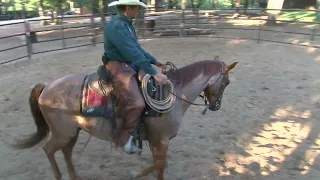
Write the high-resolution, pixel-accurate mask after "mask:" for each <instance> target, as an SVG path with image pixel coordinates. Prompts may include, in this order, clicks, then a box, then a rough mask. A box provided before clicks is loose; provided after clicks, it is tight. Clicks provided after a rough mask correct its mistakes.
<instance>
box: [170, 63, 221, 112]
mask: <svg viewBox="0 0 320 180" xmlns="http://www.w3.org/2000/svg"><path fill="white" fill-rule="evenodd" d="M166 65H167V66H171V68H170V69H173V70H174V71H175V72H176V73H177V74H178V77H179V79H180V80H179V81H177V82H178V83H181V76H180V74H179V71H178V69H177V67H176V66H175V65H174V64H173V63H171V62H167V63H166ZM220 65H221V69H220V75H219V77H218V78H217V79H216V80H215V81H214V82H213V83H212V84H211V85H210V86H208V87H212V86H214V85H215V84H216V83H217V82H218V80H220V78H222V77H223V76H224V75H225V74H227V72H224V71H223V67H224V66H223V64H222V62H221V61H220ZM224 86H225V83H224V82H222V84H221V86H220V89H219V95H218V98H217V99H216V101H215V106H219V102H221V99H222V92H221V88H222V87H224ZM165 89H166V90H167V91H168V92H169V93H170V94H172V95H174V96H175V97H176V98H177V99H180V100H182V101H184V102H186V103H188V104H190V105H195V106H205V107H206V108H205V109H204V110H203V111H202V115H204V114H205V113H206V111H207V109H208V108H210V105H208V101H209V100H208V97H207V95H205V93H204V94H203V95H201V94H200V95H199V96H198V97H200V98H202V99H203V101H204V104H199V103H193V102H190V101H188V100H185V99H183V98H182V97H180V96H178V95H176V94H175V93H173V92H172V91H170V90H169V89H168V88H165Z"/></svg>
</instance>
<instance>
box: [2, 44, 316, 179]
mask: <svg viewBox="0 0 320 180" xmlns="http://www.w3.org/2000/svg"><path fill="white" fill-rule="evenodd" d="M142 45H143V46H144V47H145V49H147V50H148V51H149V52H151V53H152V54H154V55H155V56H156V57H157V58H158V59H159V60H162V61H172V62H174V63H175V64H176V65H177V66H178V67H181V66H183V65H185V64H187V63H191V62H194V61H197V60H204V59H213V58H214V56H215V55H220V58H221V60H223V61H225V62H226V63H228V64H230V63H232V62H234V61H238V62H239V64H238V65H237V67H236V68H235V69H234V70H233V71H232V72H231V75H230V79H231V84H230V85H229V86H228V87H227V89H226V91H225V95H224V98H223V103H222V108H221V110H220V111H218V112H209V111H208V113H207V114H206V115H205V116H202V115H201V111H202V110H203V108H199V107H196V106H191V107H190V108H189V110H188V112H187V113H186V115H185V118H184V123H185V124H184V126H183V129H182V131H181V133H180V134H179V135H178V136H177V137H176V138H175V139H173V140H172V141H171V144H170V148H169V157H168V162H169V164H168V168H167V169H166V171H165V177H166V180H200V179H207V180H209V179H210V180H215V179H243V180H249V179H259V180H265V179H268V180H280V179H281V180H282V179H284V180H289V179H306V180H316V179H320V156H319V155H320V117H319V115H320V113H319V110H320V90H319V89H320V51H319V50H316V49H311V48H302V47H294V46H286V45H281V44H272V43H262V44H259V45H258V44H256V43H255V42H252V41H239V40H231V41H226V40H219V39H206V38H199V39H196V38H189V39H183V38H181V39H169V38H168V39H156V40H148V41H143V42H142ZM102 52H103V46H102V45H99V46H97V47H85V48H81V49H71V50H67V51H60V52H58V53H57V52H54V53H47V54H41V55H38V56H35V57H34V58H33V59H32V60H30V61H28V60H26V61H20V62H17V63H15V64H11V65H6V66H1V67H0V84H1V86H0V102H1V105H0V119H1V123H0V135H1V137H0V138H1V141H0V179H3V180H35V179H39V180H40V179H41V180H51V179H53V174H52V172H51V169H50V165H49V162H48V160H47V158H46V156H45V154H44V152H43V150H42V149H41V148H33V149H29V150H23V151H13V150H11V149H10V148H9V147H8V146H7V145H5V143H4V142H3V141H9V142H11V141H12V140H13V138H19V137H21V136H22V135H27V134H30V133H33V132H34V131H35V125H34V122H33V120H32V117H31V114H30V112H29V107H28V95H29V92H30V89H31V87H32V86H33V85H35V84H36V83H38V82H46V83H50V82H51V81H53V80H54V79H56V78H58V77H61V76H63V75H67V74H69V73H76V72H79V73H80V72H81V73H89V72H92V71H95V70H96V67H97V66H98V64H100V62H101V61H100V56H101V54H102ZM199 102H200V101H199ZM88 137H89V136H88V134H86V133H83V132H82V133H81V134H80V138H79V141H78V143H77V145H76V147H75V151H74V156H73V158H74V163H75V166H76V169H77V170H78V171H79V174H80V175H81V177H83V178H84V179H87V180H93V179H94V180H122V179H126V177H127V175H128V172H129V171H130V170H139V169H140V168H141V167H146V166H147V165H148V164H149V163H150V162H151V153H150V152H149V150H148V148H146V147H145V149H144V153H143V155H142V157H141V158H139V157H137V156H128V155H125V154H121V153H119V152H116V151H111V150H110V145H109V143H108V142H104V141H101V140H98V139H96V138H92V139H91V141H90V142H89V144H88V146H87V148H86V149H85V151H84V153H83V154H82V156H81V157H80V159H79V160H76V159H77V157H78V156H79V154H80V152H81V151H82V148H83V146H84V144H85V142H86V140H87V139H88ZM56 157H57V159H58V163H59V165H60V170H61V171H62V173H63V178H64V179H68V174H67V169H66V164H65V162H64V159H63V156H62V153H61V152H58V153H57V154H56ZM145 179H153V176H149V177H148V178H145Z"/></svg>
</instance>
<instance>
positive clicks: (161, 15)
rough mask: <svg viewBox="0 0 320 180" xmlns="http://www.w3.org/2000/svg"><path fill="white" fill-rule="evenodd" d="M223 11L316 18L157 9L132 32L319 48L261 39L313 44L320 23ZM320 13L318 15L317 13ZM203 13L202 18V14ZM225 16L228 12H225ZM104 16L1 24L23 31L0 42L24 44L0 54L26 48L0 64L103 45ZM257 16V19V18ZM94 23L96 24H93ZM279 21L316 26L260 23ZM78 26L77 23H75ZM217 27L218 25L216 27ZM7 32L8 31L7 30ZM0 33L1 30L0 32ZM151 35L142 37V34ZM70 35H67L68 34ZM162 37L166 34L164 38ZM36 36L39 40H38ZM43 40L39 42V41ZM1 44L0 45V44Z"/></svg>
mask: <svg viewBox="0 0 320 180" xmlns="http://www.w3.org/2000/svg"><path fill="white" fill-rule="evenodd" d="M226 10H234V11H239V10H243V11H247V12H248V11H251V10H260V11H262V10H263V11H270V10H276V11H283V12H294V11H299V12H301V11H305V12H308V11H309V12H315V15H318V12H319V10H303V9H281V10H279V9H261V8H258V9H244V8H224V9H191V10H166V11H164V10H160V11H157V12H153V14H154V15H151V14H150V15H149V16H146V17H145V18H144V19H142V20H143V24H144V25H143V26H142V27H136V31H137V33H138V35H140V38H142V39H143V38H163V37H168V36H170V38H172V37H210V38H223V39H242V40H254V41H257V43H260V42H262V41H265V42H274V43H282V44H291V45H298V46H307V47H313V48H320V46H319V45H310V44H301V43H300V44H297V43H293V42H284V41H279V40H272V39H265V38H262V35H263V32H275V33H284V34H296V35H304V36H309V37H310V38H309V40H311V41H313V40H314V39H315V37H317V36H320V35H319V34H317V33H316V32H317V30H318V28H319V24H320V22H314V21H310V22H298V21H296V20H293V21H289V20H272V19H268V18H267V17H266V18H263V15H261V13H257V14H259V15H258V16H256V17H252V18H239V17H225V16H221V13H220V15H217V13H214V12H216V11H226ZM210 12H213V14H211V15H210ZM319 13H320V12H319ZM203 14H204V15H203ZM226 14H228V13H226ZM102 15H104V16H105V18H106V20H107V21H108V20H109V18H110V14H92V15H80V16H70V17H64V16H60V17H58V18H57V19H59V20H60V21H61V22H62V24H61V25H58V26H57V27H50V28H48V27H41V28H35V27H32V26H33V25H34V22H37V21H41V20H43V19H39V18H38V19H31V20H24V21H23V22H14V23H11V24H8V23H4V24H1V25H0V28H3V27H6V26H8V25H17V24H22V23H23V25H24V32H21V33H15V34H13V35H8V36H3V37H0V42H1V41H2V40H5V39H8V38H15V37H17V36H20V40H22V41H23V39H24V40H25V43H24V44H22V45H21V44H20V45H17V46H13V47H6V48H3V49H0V53H5V52H7V51H10V50H13V49H17V48H23V47H25V48H26V54H25V55H22V56H19V57H16V58H13V59H9V60H5V61H3V62H1V61H0V65H2V64H6V63H9V62H13V61H16V60H19V59H23V58H27V57H28V58H29V59H30V58H31V57H32V55H34V54H40V53H46V52H51V51H59V50H64V49H70V48H77V47H83V46H90V45H93V46H95V45H96V44H99V43H103V39H102V40H101V39H100V40H99V37H100V36H102V37H103V32H101V30H102V29H103V24H101V22H100V20H101V19H100V18H101V16H102ZM259 16H260V17H259ZM76 19H80V20H79V21H82V22H80V23H81V24H77V25H74V24H72V23H70V22H69V21H73V20H76ZM45 20H48V18H45ZM230 20H237V21H256V22H257V23H256V25H255V26H256V28H254V27H237V26H232V25H229V27H222V26H219V24H221V23H225V22H224V21H230ZM97 21H98V22H97ZM139 21H140V19H136V20H135V21H134V22H135V25H137V24H138V22H139ZM271 21H273V22H280V23H300V24H310V25H315V26H316V27H313V28H312V29H310V33H307V32H294V31H281V30H274V29H266V28H264V24H263V23H264V22H271ZM78 23H79V22H78ZM217 24H218V25H217ZM77 28H83V29H82V30H87V31H89V32H87V33H86V34H82V35H77V34H76V33H74V34H73V33H71V34H72V35H71V36H66V34H67V31H68V30H71V29H73V31H75V29H77ZM9 30H10V29H9ZM218 30H241V31H256V32H257V34H252V35H253V36H255V37H229V36H223V35H219V34H218V33H217V32H215V31H218ZM0 31H1V29H0ZM45 32H47V33H48V32H55V33H58V35H54V38H51V39H46V36H45V35H37V33H45ZM147 32H148V33H149V34H150V33H151V34H153V35H152V36H150V35H147V36H146V35H145V34H146V33H147ZM68 34H70V33H68ZM164 34H166V35H164ZM38 37H40V39H39V40H38ZM41 38H43V39H41ZM81 38H86V41H85V43H84V44H80V45H79V44H77V43H76V45H72V46H70V45H69V46H67V45H66V43H67V41H66V40H71V39H81ZM55 41H61V44H60V47H58V48H53V49H48V50H38V51H35V46H36V45H37V44H42V43H49V42H55ZM0 44H1V43H0Z"/></svg>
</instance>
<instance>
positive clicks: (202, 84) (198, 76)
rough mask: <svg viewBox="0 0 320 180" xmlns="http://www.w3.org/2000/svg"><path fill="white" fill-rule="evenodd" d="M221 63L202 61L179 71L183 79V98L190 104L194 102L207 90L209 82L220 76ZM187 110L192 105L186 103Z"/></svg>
mask: <svg viewBox="0 0 320 180" xmlns="http://www.w3.org/2000/svg"><path fill="white" fill-rule="evenodd" d="M219 68H221V66H220V62H217V61H201V62H196V63H193V64H190V65H187V66H185V67H182V68H180V69H178V72H179V74H180V77H181V79H182V84H181V87H180V88H181V96H182V98H183V99H184V100H186V101H188V102H193V101H195V100H196V98H197V97H198V96H199V95H200V94H201V92H202V91H203V90H204V88H206V86H207V84H208V81H209V80H210V79H211V78H212V77H213V76H218V74H219ZM183 105H184V109H185V110H186V109H187V108H188V107H189V106H190V104H189V103H184V104H183Z"/></svg>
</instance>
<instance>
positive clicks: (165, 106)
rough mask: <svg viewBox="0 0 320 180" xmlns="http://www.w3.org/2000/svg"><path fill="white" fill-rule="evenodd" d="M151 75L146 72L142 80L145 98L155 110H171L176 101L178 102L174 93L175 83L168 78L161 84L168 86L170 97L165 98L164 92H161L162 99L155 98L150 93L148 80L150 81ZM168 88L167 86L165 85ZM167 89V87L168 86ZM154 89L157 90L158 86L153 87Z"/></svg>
mask: <svg viewBox="0 0 320 180" xmlns="http://www.w3.org/2000/svg"><path fill="white" fill-rule="evenodd" d="M150 78H151V75H150V74H146V75H145V76H144V77H143V78H142V81H141V89H142V94H143V96H144V99H145V101H146V103H147V104H148V105H149V106H150V107H151V108H152V109H153V110H155V111H157V112H159V113H166V112H169V111H171V109H172V108H173V106H174V104H175V102H176V96H175V95H174V85H173V83H172V82H171V81H170V80H167V83H166V84H164V85H160V87H161V86H168V90H169V92H173V93H169V95H168V97H167V98H166V99H164V100H162V99H163V94H162V92H160V100H156V99H153V98H152V97H151V96H150V95H149V94H148V82H150ZM164 88H166V87H164ZM166 89H167V88H166ZM152 91H156V87H152Z"/></svg>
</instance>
